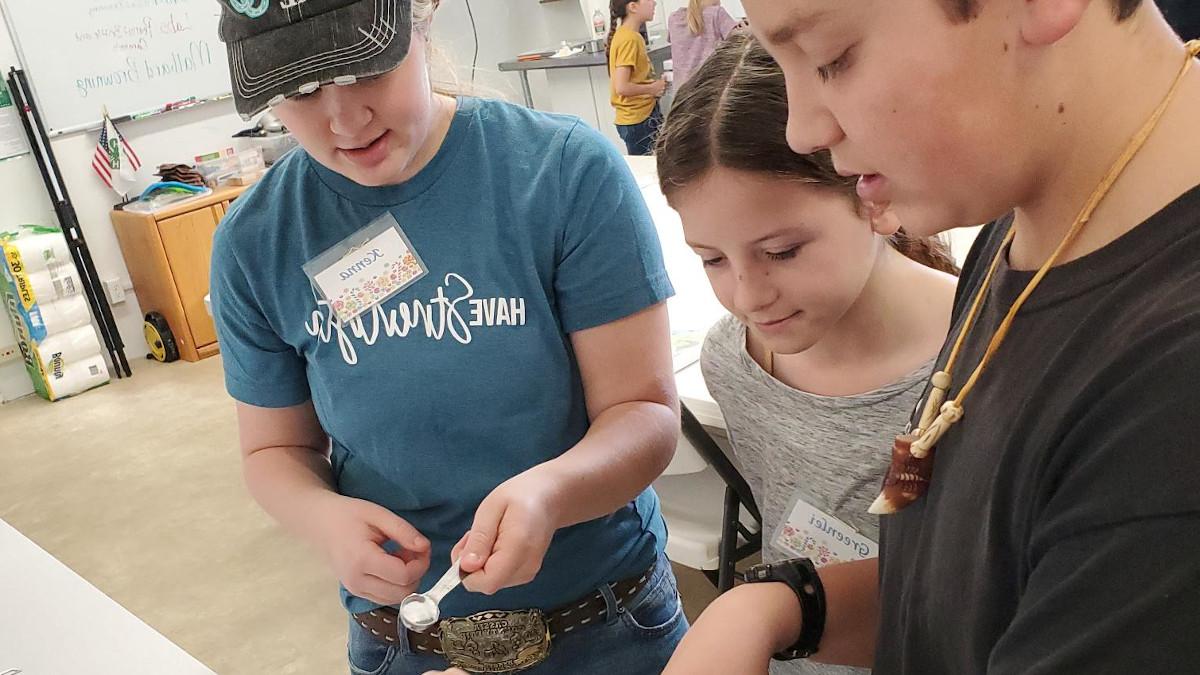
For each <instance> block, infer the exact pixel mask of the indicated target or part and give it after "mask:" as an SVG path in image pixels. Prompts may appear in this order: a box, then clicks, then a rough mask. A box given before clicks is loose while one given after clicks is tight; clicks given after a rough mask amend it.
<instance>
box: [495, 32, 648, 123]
mask: <svg viewBox="0 0 1200 675" xmlns="http://www.w3.org/2000/svg"><path fill="white" fill-rule="evenodd" d="M670 58H671V44H670V43H669V42H665V41H661V42H656V43H654V44H652V45H650V62H651V63H653V64H654V67H655V69H656V71H657V72H659V73H662V71H663V63H664V62H665V61H667V60H668V59H670ZM607 65H608V55H607V54H605V53H604V52H597V53H594V54H591V53H587V52H584V53H582V54H576V55H575V56H567V57H565V58H561V59H559V58H550V57H547V58H543V59H536V60H533V61H518V60H516V59H513V60H511V61H504V62H502V63H500V64H499V65H498V68H499V69H500V72H502V73H517V74H518V75H520V77H521V93H522V95H523V96H524V97H525V105H526V106H527V107H529V108H532V107H534V105H533V90H532V89H531V88H530V86H529V71H531V70H559V69H562V68H595V67H597V66H607Z"/></svg>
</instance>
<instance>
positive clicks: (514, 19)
mask: <svg viewBox="0 0 1200 675" xmlns="http://www.w3.org/2000/svg"><path fill="white" fill-rule="evenodd" d="M471 5H472V8H473V10H474V13H475V21H476V25H477V27H478V30H479V41H480V44H479V47H480V49H479V72H478V74H477V77H476V81H477V83H478V84H480V85H482V86H483V87H486V88H487V89H488V90H490V92H489V93H491V94H493V95H496V94H499V95H501V96H503V97H505V98H509V99H511V100H520V85H519V83H518V82H519V81H518V79H517V76H516V75H515V74H511V73H500V72H499V71H498V70H497V68H496V64H497V63H499V62H500V61H504V60H508V59H511V58H514V57H515V56H516V55H517V54H519V53H521V52H524V51H528V50H531V49H537V48H542V47H550V46H554V45H557V44H558V43H559V42H560V41H561V40H563V39H576V38H580V37H582V36H583V35H585V34H586V32H585V28H586V25H585V24H584V23H583V18H582V14H581V12H580V9H579V6H578V5H577V1H576V0H560V1H559V2H553V3H546V4H541V3H539V2H538V1H537V0H472V3H471ZM434 36H435V39H436V41H437V43H438V44H439V45H440V46H441V47H443V49H444V50H445V51H447V52H448V53H449V56H450V58H451V60H452V61H453V62H454V63H455V64H457V66H458V69H459V71H460V73H461V74H462V76H463V79H464V80H467V81H469V79H470V77H469V72H468V71H469V70H470V64H471V57H472V52H473V40H472V33H471V24H470V21H469V20H468V16H467V10H466V3H465V0H443V2H442V4H441V9H439V10H438V14H437V16H436V18H435V20H434ZM15 65H19V64H18V61H17V55H16V52H15V49H14V48H13V45H12V41H11V39H10V38H9V34H8V29H7V26H6V25H5V24H4V22H3V18H2V17H0V68H2V69H3V71H4V72H7V71H8V68H9V67H10V66H15ZM532 80H533V82H532V86H533V87H534V90H535V96H536V95H538V93H539V92H540V94H541V100H548V97H547V96H546V94H547V92H546V81H545V78H544V76H541V75H540V74H538V75H535V76H534V77H533V78H532ZM33 84H34V86H37V81H36V75H34V82H33ZM244 126H245V123H243V122H242V121H241V119H240V118H238V116H237V115H236V114H235V113H234V111H233V104H232V103H231V102H223V103H214V104H208V105H205V106H201V107H199V108H194V109H191V110H184V111H179V112H175V113H170V114H167V115H159V116H157V117H152V118H148V119H144V120H138V121H136V122H128V123H125V124H123V125H122V126H121V131H122V133H123V134H124V135H125V137H126V139H127V140H128V141H129V142H130V144H131V145H133V147H134V149H135V150H136V151H137V153H138V155H139V157H140V158H141V160H142V163H143V168H142V172H141V176H140V177H141V178H142V179H143V185H148V184H149V183H150V182H152V180H153V176H152V174H153V172H154V168H155V167H157V165H158V164H160V163H165V162H190V161H191V160H192V158H193V157H194V156H195V155H197V154H200V153H203V152H207V151H211V150H215V149H219V148H223V147H228V146H230V145H233V140H232V139H231V138H230V136H231V135H232V134H233V133H234V132H236V131H238V130H239V129H242V128H243V127H244ZM95 143H96V134H95V132H90V133H82V134H74V135H70V136H65V137H59V138H57V139H55V140H53V141H52V145H53V149H54V153H55V155H56V156H57V158H58V163H59V167H60V169H61V171H62V173H63V178H64V180H65V181H66V187H67V190H68V192H69V193H70V196H71V199H72V201H73V203H74V205H75V211H76V213H77V214H78V216H79V221H80V225H81V227H82V229H83V233H84V237H85V238H86V239H87V241H88V245H89V246H90V247H91V251H92V258H93V259H94V260H95V263H96V269H97V271H98V273H99V275H100V278H101V279H110V278H114V277H115V278H118V279H120V280H121V283H122V284H123V285H124V286H125V287H126V288H127V289H130V282H129V273H128V271H127V269H126V267H125V261H124V259H123V258H122V256H121V250H120V247H119V245H118V243H117V239H116V235H115V234H114V232H113V228H112V224H111V222H110V220H109V212H110V211H111V209H112V205H113V204H114V203H116V201H117V199H116V195H114V194H113V193H112V191H111V190H109V189H108V188H107V187H105V185H104V184H103V183H102V182H100V179H99V178H98V177H97V176H96V175H95V173H94V172H93V171H92V169H91V156H92V151H93V150H94V148H95ZM0 194H2V195H4V196H5V199H4V208H3V209H2V210H0V228H3V227H5V226H13V225H16V224H21V223H44V224H56V220H55V217H54V211H53V208H52V206H51V204H50V201H49V197H48V196H47V195H46V191H45V188H44V187H43V185H42V180H41V175H40V174H39V172H38V168H37V164H36V162H35V161H34V159H33V157H32V156H25V157H21V158H18V159H14V160H9V161H6V162H0ZM113 313H114V316H115V318H116V320H117V323H118V325H119V328H120V331H121V335H122V338H123V339H124V341H125V347H126V354H127V356H128V357H129V360H130V363H131V365H132V367H133V368H134V369H135V370H136V368H137V367H138V362H139V361H141V359H142V357H143V356H144V355H145V353H146V348H145V344H144V342H143V339H142V330H141V325H142V318H141V317H142V308H141V307H140V306H139V305H138V301H137V297H136V295H135V294H134V293H132V292H127V295H126V301H125V302H124V303H122V304H119V305H116V306H114V307H113ZM14 342H15V339H14V338H13V335H12V330H11V327H10V326H9V324H8V320H7V319H6V318H2V317H0V347H4V346H8V345H11V344H13V343H14ZM181 367H186V364H183V365H181ZM135 376H136V372H135ZM32 390H33V388H32V385H31V384H30V383H29V379H28V377H27V376H26V374H25V371H24V366H23V364H22V363H21V362H19V361H13V362H9V363H8V364H0V402H3V401H6V400H12V399H13V398H16V397H18V396H22V395H25V394H28V393H30V392H32Z"/></svg>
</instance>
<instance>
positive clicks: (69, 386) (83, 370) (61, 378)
mask: <svg viewBox="0 0 1200 675" xmlns="http://www.w3.org/2000/svg"><path fill="white" fill-rule="evenodd" d="M89 330H90V327H89ZM105 382H108V366H107V365H106V364H105V363H104V357H103V356H101V355H100V354H97V355H95V356H92V357H90V358H87V359H84V360H82V361H76V362H75V363H73V364H71V365H69V366H66V367H65V368H63V369H61V370H59V371H57V372H53V373H52V372H47V373H46V384H48V385H50V400H52V401H57V400H58V399H60V398H65V397H67V396H74V395H75V394H78V393H80V392H84V391H87V390H88V389H91V388H92V387H98V386H100V385H102V384H104V383H105Z"/></svg>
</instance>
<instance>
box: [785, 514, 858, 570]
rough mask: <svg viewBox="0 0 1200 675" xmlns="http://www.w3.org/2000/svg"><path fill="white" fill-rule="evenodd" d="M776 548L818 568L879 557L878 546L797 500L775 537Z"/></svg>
mask: <svg viewBox="0 0 1200 675" xmlns="http://www.w3.org/2000/svg"><path fill="white" fill-rule="evenodd" d="M775 545H776V546H778V547H779V548H781V549H784V550H786V551H789V552H790V553H792V554H793V555H796V556H799V557H801V558H808V559H810V560H812V562H813V564H814V565H816V566H817V567H821V566H823V565H830V564H833V563H841V562H852V561H854V560H866V559H868V558H874V557H877V556H878V555H879V544H878V543H876V542H874V541H871V540H870V539H868V538H867V537H865V536H863V535H862V534H861V533H859V531H858V530H856V529H854V528H853V527H851V526H850V525H847V524H846V523H844V522H842V521H841V520H840V519H838V518H835V517H834V516H831V515H829V514H827V513H825V512H824V511H822V510H820V509H818V508H816V507H815V506H812V505H811V504H809V503H808V502H806V501H805V500H804V498H803V497H801V496H797V497H796V499H795V502H794V504H793V506H792V508H791V510H790V511H788V517H787V520H785V521H784V522H783V523H782V524H781V525H780V526H779V531H778V532H777V533H776V535H775Z"/></svg>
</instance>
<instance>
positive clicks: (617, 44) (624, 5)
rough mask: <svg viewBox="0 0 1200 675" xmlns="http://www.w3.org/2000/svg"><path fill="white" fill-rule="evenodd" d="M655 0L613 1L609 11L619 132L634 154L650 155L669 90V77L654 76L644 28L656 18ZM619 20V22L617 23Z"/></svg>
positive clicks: (610, 66) (610, 59) (610, 60)
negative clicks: (662, 102)
mask: <svg viewBox="0 0 1200 675" xmlns="http://www.w3.org/2000/svg"><path fill="white" fill-rule="evenodd" d="M656 7H657V2H656V0H636V1H635V2H630V1H629V0H612V2H611V3H610V4H609V11H610V13H611V15H612V27H611V29H610V30H609V32H608V75H609V78H610V80H611V81H612V87H611V91H612V106H613V108H614V109H616V112H617V133H618V134H620V136H621V140H623V141H625V147H626V149H627V150H628V151H629V154H631V155H650V154H653V152H654V141H655V139H656V138H657V136H658V127H659V126H660V125H661V124H662V111H661V110H659V107H658V99H659V97H661V96H662V95H663V93H664V92H665V91H666V90H667V82H666V80H662V79H657V78H655V77H654V67H653V66H651V65H650V52H649V50H648V49H647V47H646V40H645V39H644V38H643V37H642V35H641V32H640V31H641V28H642V26H644V25H645V24H646V23H647V22H649V21H652V20H653V19H654V11H655V9H656ZM618 22H619V25H618Z"/></svg>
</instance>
